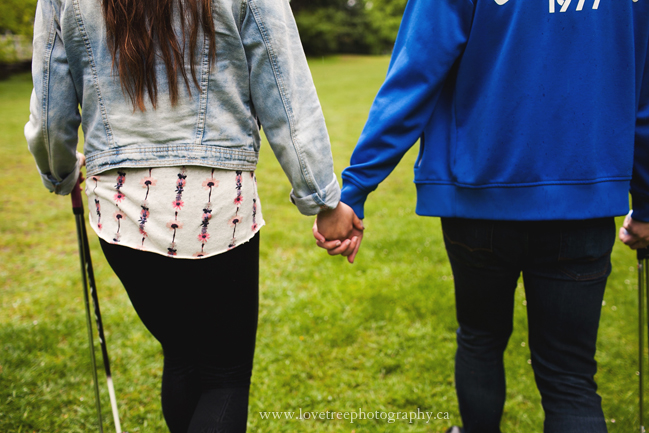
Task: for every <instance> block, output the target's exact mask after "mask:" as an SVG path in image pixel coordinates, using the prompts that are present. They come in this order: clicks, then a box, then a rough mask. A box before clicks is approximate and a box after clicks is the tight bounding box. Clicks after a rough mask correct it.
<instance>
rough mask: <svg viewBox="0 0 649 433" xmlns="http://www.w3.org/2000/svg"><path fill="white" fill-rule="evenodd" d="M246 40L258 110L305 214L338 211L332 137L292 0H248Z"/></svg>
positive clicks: (243, 32)
mask: <svg viewBox="0 0 649 433" xmlns="http://www.w3.org/2000/svg"><path fill="white" fill-rule="evenodd" d="M241 38H242V41H243V46H244V49H245V51H246V56H247V59H248V65H249V68H250V90H251V96H252V101H253V104H254V108H255V110H256V113H257V116H258V117H259V121H260V122H261V125H262V127H263V128H264V132H265V134H266V137H267V138H268V141H269V143H270V145H271V147H272V149H273V152H274V153H275V156H276V157H277V159H278V161H279V163H280V165H281V166H282V168H283V170H284V172H285V173H286V175H287V177H288V179H289V181H290V182H291V185H292V186H293V191H292V192H291V201H292V202H293V203H295V205H296V206H297V207H298V209H299V211H300V212H301V213H303V214H305V215H315V214H317V213H318V212H319V211H321V210H326V209H334V208H336V206H337V205H338V202H339V201H340V186H339V184H338V179H336V175H335V174H334V169H333V159H332V156H331V145H330V143H329V135H328V133H327V128H326V125H325V121H324V116H323V114H322V108H321V107H320V102H319V101H318V95H317V94H316V90H315V86H314V84H313V79H312V78H311V72H310V71H309V66H308V65H307V61H306V57H305V55H304V51H303V49H302V44H301V42H300V37H299V34H298V30H297V26H296V24H295V19H294V18H293V13H292V12H291V8H290V6H289V3H288V0H248V2H247V11H246V15H245V17H244V19H243V23H242V28H241Z"/></svg>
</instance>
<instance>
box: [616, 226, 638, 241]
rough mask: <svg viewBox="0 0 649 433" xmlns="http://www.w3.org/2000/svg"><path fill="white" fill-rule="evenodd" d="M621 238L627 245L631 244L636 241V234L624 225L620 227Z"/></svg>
mask: <svg viewBox="0 0 649 433" xmlns="http://www.w3.org/2000/svg"><path fill="white" fill-rule="evenodd" d="M619 238H620V240H621V241H622V242H623V243H625V244H626V245H629V244H631V243H633V242H635V241H636V238H635V236H633V234H631V233H629V232H628V230H626V229H625V228H624V227H620V233H619Z"/></svg>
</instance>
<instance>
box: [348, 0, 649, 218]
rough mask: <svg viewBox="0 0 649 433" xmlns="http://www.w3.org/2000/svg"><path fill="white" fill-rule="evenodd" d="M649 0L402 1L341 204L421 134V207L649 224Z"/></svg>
mask: <svg viewBox="0 0 649 433" xmlns="http://www.w3.org/2000/svg"><path fill="white" fill-rule="evenodd" d="M648 41H649V0H637V1H635V0H409V1H408V5H407V7H406V11H405V14H404V18H403V21H402V24H401V28H400V30H399V35H398V37H397V41H396V44H395V48H394V52H393V54H392V59H391V62H390V67H389V70H388V74H387V78H386V80H385V83H384V84H383V86H382V87H381V89H380V91H379V93H378V95H377V97H376V99H375V101H374V104H373V105H372V108H371V110H370V114H369V118H368V121H367V124H366V125H365V128H364V130H363V133H362V135H361V137H360V140H359V143H358V145H357V146H356V149H355V150H354V153H353V155H352V158H351V164H350V166H349V167H348V168H347V169H345V170H344V172H343V175H342V176H343V190H342V201H343V202H345V203H347V204H348V205H350V206H351V207H352V208H353V209H354V211H355V212H356V214H357V215H358V216H359V217H361V218H363V217H364V212H363V207H364V203H365V200H366V198H367V195H368V194H369V193H370V192H371V191H373V190H374V189H376V187H377V186H378V184H379V183H380V182H381V181H383V179H385V178H386V177H387V176H388V175H389V174H390V172H391V171H392V170H393V169H394V167H395V166H396V165H397V164H398V162H399V161H400V159H401V158H402V156H403V155H404V154H405V153H406V152H407V151H408V149H409V148H410V147H411V146H412V145H413V144H414V143H415V142H416V141H417V140H418V139H420V140H421V141H420V151H419V157H418V158H417V162H416V164H415V183H416V185H417V196H418V199H417V213H418V214H420V215H428V216H442V217H462V218H480V219H492V220H556V219H586V218H597V217H609V216H615V215H623V214H625V213H626V212H628V209H629V195H628V194H629V190H630V191H631V194H632V197H633V208H634V214H633V217H634V219H637V220H639V221H649V65H648V64H647V47H648Z"/></svg>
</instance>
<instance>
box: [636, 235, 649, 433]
mask: <svg viewBox="0 0 649 433" xmlns="http://www.w3.org/2000/svg"><path fill="white" fill-rule="evenodd" d="M637 257H638V352H639V353H638V375H639V397H640V398H639V409H640V433H645V426H644V374H643V372H642V370H643V368H642V364H643V362H644V319H643V317H644V310H645V308H646V309H647V318H648V319H649V292H648V291H647V281H649V266H647V259H648V258H649V248H642V249H639V250H637ZM647 326H648V327H649V320H647ZM647 338H648V339H649V329H648V330H647ZM648 344H649V343H648Z"/></svg>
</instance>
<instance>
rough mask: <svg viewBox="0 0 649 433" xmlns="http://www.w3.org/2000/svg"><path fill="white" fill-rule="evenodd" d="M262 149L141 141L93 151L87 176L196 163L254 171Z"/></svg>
mask: <svg viewBox="0 0 649 433" xmlns="http://www.w3.org/2000/svg"><path fill="white" fill-rule="evenodd" d="M258 160H259V153H258V152H255V151H247V150H237V149H228V148H225V147H219V146H214V145H206V144H202V145H196V144H139V145H132V146H127V147H118V148H113V149H108V150H105V151H101V152H97V153H93V154H92V155H90V156H88V157H87V159H86V173H87V175H88V176H92V175H95V174H99V173H101V172H103V171H107V170H111V169H114V168H120V167H131V168H137V167H167V166H172V165H176V166H180V165H197V166H203V167H210V168H220V169H224V170H243V171H254V170H255V169H256V168H257V161H258Z"/></svg>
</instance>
